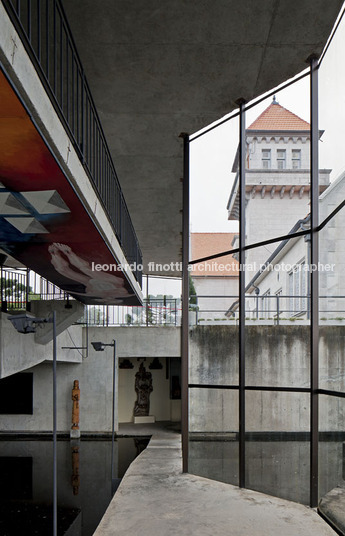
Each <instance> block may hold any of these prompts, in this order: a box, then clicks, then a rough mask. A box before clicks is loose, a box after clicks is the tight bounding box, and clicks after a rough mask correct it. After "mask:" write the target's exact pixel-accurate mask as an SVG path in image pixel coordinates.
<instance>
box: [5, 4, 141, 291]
mask: <svg viewBox="0 0 345 536" xmlns="http://www.w3.org/2000/svg"><path fill="white" fill-rule="evenodd" d="M2 3H3V5H4V7H5V8H6V11H7V13H8V15H9V16H10V18H11V21H12V23H13V24H14V26H15V28H16V30H17V31H18V33H19V35H20V37H21V39H22V41H23V44H24V46H25V48H26V50H27V52H28V54H29V55H30V58H31V60H32V62H33V64H34V65H35V68H36V70H37V73H38V75H39V77H40V79H41V82H42V84H43V85H44V87H45V90H46V91H47V94H48V96H49V98H50V100H51V102H52V104H53V106H54V108H55V110H56V112H57V114H58V116H59V118H60V119H61V121H62V123H63V125H64V127H65V129H66V131H67V133H68V135H69V137H70V139H71V142H72V144H73V147H74V149H75V150H76V152H77V154H78V156H79V158H80V160H81V162H82V164H83V167H84V170H85V171H86V173H87V174H88V176H89V178H90V180H91V182H92V184H93V186H94V188H95V190H96V192H97V194H98V197H99V199H100V201H101V202H102V205H103V208H104V209H105V211H106V213H107V215H108V217H109V220H110V222H111V224H112V226H113V229H114V232H115V234H116V236H117V238H118V240H119V242H120V245H121V247H122V249H123V251H124V253H125V256H126V258H127V260H128V262H129V264H133V263H135V266H133V268H134V269H133V273H134V275H135V277H136V279H137V281H138V283H139V284H140V285H141V283H142V272H141V270H138V266H140V265H142V253H141V250H140V247H139V243H138V239H137V236H136V233H135V231H134V227H133V224H132V221H131V218H130V216H129V211H128V208H127V205H126V202H125V199H124V196H123V193H122V190H121V187H120V183H119V179H118V176H117V173H116V170H115V166H114V163H113V161H112V158H111V155H110V151H109V147H108V144H107V142H106V139H105V135H104V132H103V129H102V126H101V122H100V119H99V116H98V113H97V111H96V107H95V104H94V101H93V98H92V95H91V91H90V88H89V85H88V83H87V80H86V77H85V73H84V69H83V67H82V64H81V61H80V58H79V55H78V52H77V49H76V46H75V43H74V40H73V37H72V33H71V30H70V28H69V25H68V22H67V18H66V15H65V12H64V9H63V7H62V4H61V0H26V1H25V2H23V1H21V0H2Z"/></svg>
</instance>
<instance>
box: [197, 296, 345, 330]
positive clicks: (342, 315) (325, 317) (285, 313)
mask: <svg viewBox="0 0 345 536" xmlns="http://www.w3.org/2000/svg"><path fill="white" fill-rule="evenodd" d="M197 299H198V302H197V304H196V305H194V306H190V309H191V310H192V311H194V312H195V320H194V322H195V323H196V324H199V323H201V322H204V321H206V322H207V321H212V322H215V321H222V322H223V321H225V320H230V321H233V322H234V324H237V323H238V321H239V308H238V306H239V302H238V295H217V296H210V295H207V296H206V295H204V296H202V295H198V296H197ZM225 303H226V305H225ZM245 320H246V322H254V323H255V322H257V321H261V322H264V323H265V322H267V323H269V324H274V325H277V326H279V325H280V324H281V323H282V322H285V321H287V322H297V324H298V321H303V320H305V321H308V322H309V321H310V296H308V295H306V294H272V295H267V294H264V295H257V294H256V295H253V294H246V295H245ZM319 321H320V323H322V322H323V321H325V322H327V321H335V322H339V323H340V324H344V325H345V296H342V295H337V296H333V295H328V296H327V295H322V296H319Z"/></svg>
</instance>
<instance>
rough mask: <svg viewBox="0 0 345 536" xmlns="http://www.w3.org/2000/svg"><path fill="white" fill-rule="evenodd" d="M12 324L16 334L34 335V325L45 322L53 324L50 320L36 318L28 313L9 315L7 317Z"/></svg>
mask: <svg viewBox="0 0 345 536" xmlns="http://www.w3.org/2000/svg"><path fill="white" fill-rule="evenodd" d="M7 318H8V320H9V321H10V322H12V325H13V327H14V328H15V329H16V330H17V331H18V333H35V332H36V324H37V325H40V324H45V323H46V322H53V319H52V318H36V317H35V316H34V315H32V314H30V313H23V314H20V315H10V316H8V317H7Z"/></svg>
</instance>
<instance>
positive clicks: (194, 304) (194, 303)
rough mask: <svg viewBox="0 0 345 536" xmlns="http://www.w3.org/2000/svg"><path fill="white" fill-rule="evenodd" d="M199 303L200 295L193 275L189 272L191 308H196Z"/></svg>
mask: <svg viewBox="0 0 345 536" xmlns="http://www.w3.org/2000/svg"><path fill="white" fill-rule="evenodd" d="M197 305H198V297H197V293H196V290H195V286H194V281H193V279H192V276H191V275H190V274H189V306H192V307H189V308H190V309H196V308H197Z"/></svg>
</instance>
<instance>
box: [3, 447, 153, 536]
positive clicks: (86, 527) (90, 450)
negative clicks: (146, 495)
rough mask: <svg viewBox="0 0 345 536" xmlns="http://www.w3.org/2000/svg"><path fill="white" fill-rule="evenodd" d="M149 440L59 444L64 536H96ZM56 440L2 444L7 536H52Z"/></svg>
mask: <svg viewBox="0 0 345 536" xmlns="http://www.w3.org/2000/svg"><path fill="white" fill-rule="evenodd" d="M149 440H150V438H149V437H135V438H134V437H123V438H122V437H120V438H116V440H115V444H114V469H113V478H112V473H111V450H112V443H111V440H110V441H109V440H104V439H96V438H93V439H81V440H71V441H69V440H58V443H57V460H58V462H57V463H58V536H62V535H65V536H91V535H92V534H93V533H94V531H95V530H96V527H97V525H98V524H99V522H100V520H101V518H102V516H103V514H104V512H105V510H106V508H107V506H108V504H109V502H110V500H111V498H112V496H113V494H114V492H115V491H116V488H117V487H118V485H119V483H120V481H121V478H122V477H123V475H124V473H125V472H126V470H127V468H128V466H129V465H130V463H131V462H132V461H133V460H134V458H135V457H136V456H137V455H138V454H140V452H141V451H142V450H143V449H144V448H145V447H146V446H147V444H148V442H149ZM52 468H53V444H52V441H51V440H44V439H38V440H36V439H35V440H27V439H25V440H13V439H3V438H1V439H0V474H1V479H0V495H1V501H0V534H1V536H17V535H18V534H25V536H34V535H35V536H49V535H50V534H52V504H53V469H52Z"/></svg>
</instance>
